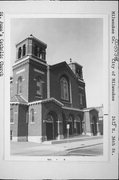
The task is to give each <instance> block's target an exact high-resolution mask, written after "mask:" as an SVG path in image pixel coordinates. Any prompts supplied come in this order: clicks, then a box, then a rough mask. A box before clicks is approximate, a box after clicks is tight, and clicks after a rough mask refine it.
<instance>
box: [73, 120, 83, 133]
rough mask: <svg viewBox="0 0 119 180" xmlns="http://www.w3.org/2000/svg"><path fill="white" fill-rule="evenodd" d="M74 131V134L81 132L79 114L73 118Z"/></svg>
mask: <svg viewBox="0 0 119 180" xmlns="http://www.w3.org/2000/svg"><path fill="white" fill-rule="evenodd" d="M75 131H76V134H82V121H81V118H80V116H77V117H76V120H75Z"/></svg>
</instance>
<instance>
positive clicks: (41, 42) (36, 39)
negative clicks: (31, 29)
mask: <svg viewBox="0 0 119 180" xmlns="http://www.w3.org/2000/svg"><path fill="white" fill-rule="evenodd" d="M27 39H33V40H35V41H37V42H39V43H40V44H42V45H43V46H45V48H47V44H46V43H44V42H43V41H41V40H39V39H38V38H36V37H35V36H33V35H32V34H30V35H29V36H28V37H27V38H25V39H24V40H22V41H20V42H19V43H17V44H16V46H18V45H19V44H21V43H23V42H24V41H25V40H27Z"/></svg>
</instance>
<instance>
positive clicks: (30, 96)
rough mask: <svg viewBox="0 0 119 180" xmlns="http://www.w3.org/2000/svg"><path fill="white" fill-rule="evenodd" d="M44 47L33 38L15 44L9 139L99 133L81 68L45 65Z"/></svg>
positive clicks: (74, 64)
mask: <svg viewBox="0 0 119 180" xmlns="http://www.w3.org/2000/svg"><path fill="white" fill-rule="evenodd" d="M46 49H47V44H45V43H44V42H42V41H40V40H39V39H37V38H36V37H34V36H33V35H30V36H29V37H28V38H26V39H24V40H23V41H21V42H19V43H18V44H17V45H16V61H15V63H14V65H13V77H12V78H11V79H10V88H11V90H10V92H11V100H10V139H11V140H12V141H31V142H43V141H48V140H60V139H63V138H67V137H73V136H80V135H83V134H84V135H85V134H86V135H98V134H100V132H101V130H100V121H99V117H98V113H99V112H98V110H97V109H96V108H87V107H86V93H85V81H84V79H83V71H82V68H83V67H82V66H81V65H80V64H78V63H77V62H72V61H71V62H70V63H69V64H67V63H66V62H65V61H63V62H61V63H57V64H54V65H48V64H47V61H46V59H47V58H46Z"/></svg>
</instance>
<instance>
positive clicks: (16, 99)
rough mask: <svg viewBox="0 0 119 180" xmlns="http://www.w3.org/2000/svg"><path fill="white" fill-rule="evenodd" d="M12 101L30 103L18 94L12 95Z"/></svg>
mask: <svg viewBox="0 0 119 180" xmlns="http://www.w3.org/2000/svg"><path fill="white" fill-rule="evenodd" d="M10 102H11V103H16V104H26V105H27V104H28V103H27V101H26V100H25V99H24V98H23V97H22V96H20V95H18V94H16V95H15V96H13V97H11V99H10Z"/></svg>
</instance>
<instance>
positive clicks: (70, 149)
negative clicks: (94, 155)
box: [65, 143, 103, 151]
mask: <svg viewBox="0 0 119 180" xmlns="http://www.w3.org/2000/svg"><path fill="white" fill-rule="evenodd" d="M99 144H103V143H96V144H90V145H84V146H80V147H76V148H70V149H66V150H65V151H72V150H76V149H80V148H84V147H91V146H95V145H99Z"/></svg>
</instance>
